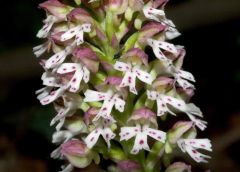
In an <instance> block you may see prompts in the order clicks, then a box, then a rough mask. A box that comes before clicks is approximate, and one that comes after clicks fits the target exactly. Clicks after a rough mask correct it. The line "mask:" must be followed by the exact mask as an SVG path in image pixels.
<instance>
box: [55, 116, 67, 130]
mask: <svg viewBox="0 0 240 172" xmlns="http://www.w3.org/2000/svg"><path fill="white" fill-rule="evenodd" d="M64 123H65V118H62V119H60V120H59V123H58V124H57V125H56V131H60V129H61V128H62V127H63V125H64Z"/></svg>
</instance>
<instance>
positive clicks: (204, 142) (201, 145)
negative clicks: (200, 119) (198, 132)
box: [184, 139, 212, 151]
mask: <svg viewBox="0 0 240 172" xmlns="http://www.w3.org/2000/svg"><path fill="white" fill-rule="evenodd" d="M184 141H185V144H186V145H189V146H192V147H194V148H196V149H205V150H208V151H212V145H211V143H210V140H209V139H184Z"/></svg>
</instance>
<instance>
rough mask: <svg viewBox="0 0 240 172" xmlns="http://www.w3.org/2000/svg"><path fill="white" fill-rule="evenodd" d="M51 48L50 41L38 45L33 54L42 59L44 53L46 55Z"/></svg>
mask: <svg viewBox="0 0 240 172" xmlns="http://www.w3.org/2000/svg"><path fill="white" fill-rule="evenodd" d="M48 48H49V41H47V42H45V43H43V44H41V45H38V46H36V47H34V48H33V53H34V55H35V56H36V57H40V56H41V55H42V54H43V53H45V52H46V51H47V50H48Z"/></svg>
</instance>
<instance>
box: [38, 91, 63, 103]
mask: <svg viewBox="0 0 240 172" xmlns="http://www.w3.org/2000/svg"><path fill="white" fill-rule="evenodd" d="M52 90H53V88H52V87H44V88H42V89H40V90H37V91H36V94H39V95H38V96H37V98H38V99H39V100H40V103H41V104H42V105H47V104H49V103H51V102H53V101H55V100H56V99H57V98H59V97H60V96H62V95H63V93H64V92H65V90H66V89H65V88H63V87H60V88H58V89H57V90H53V91H52Z"/></svg>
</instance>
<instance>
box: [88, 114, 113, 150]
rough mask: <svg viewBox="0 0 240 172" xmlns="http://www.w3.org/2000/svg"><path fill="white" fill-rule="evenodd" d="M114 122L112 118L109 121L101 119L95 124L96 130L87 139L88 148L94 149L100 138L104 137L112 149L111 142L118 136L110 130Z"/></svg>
mask: <svg viewBox="0 0 240 172" xmlns="http://www.w3.org/2000/svg"><path fill="white" fill-rule="evenodd" d="M114 122H115V120H114V119H113V118H112V117H110V118H108V119H104V118H101V120H98V121H97V123H94V125H95V129H94V130H93V131H92V132H91V133H90V134H89V135H88V136H87V137H86V138H85V143H86V144H87V147H88V148H92V147H93V146H94V145H95V144H96V143H97V141H98V139H99V136H100V135H102V137H103V139H104V140H105V141H106V143H107V146H108V148H110V140H111V139H113V138H114V137H115V136H116V135H115V134H114V133H113V132H112V130H111V128H110V125H111V124H112V123H114Z"/></svg>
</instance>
